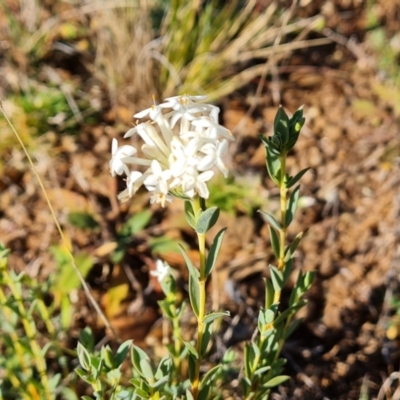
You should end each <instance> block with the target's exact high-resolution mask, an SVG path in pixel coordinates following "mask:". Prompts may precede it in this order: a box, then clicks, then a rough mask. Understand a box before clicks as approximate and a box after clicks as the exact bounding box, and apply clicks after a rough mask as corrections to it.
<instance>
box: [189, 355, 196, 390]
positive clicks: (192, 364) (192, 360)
mask: <svg viewBox="0 0 400 400" xmlns="http://www.w3.org/2000/svg"><path fill="white" fill-rule="evenodd" d="M188 361H189V380H190V382H191V383H192V385H193V382H194V380H195V379H197V377H196V365H197V362H198V358H197V357H194V356H193V355H192V354H189V356H188Z"/></svg>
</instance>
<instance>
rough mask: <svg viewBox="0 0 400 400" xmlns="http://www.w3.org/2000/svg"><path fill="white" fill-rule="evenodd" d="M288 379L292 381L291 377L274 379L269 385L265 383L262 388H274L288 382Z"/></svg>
mask: <svg viewBox="0 0 400 400" xmlns="http://www.w3.org/2000/svg"><path fill="white" fill-rule="evenodd" d="M288 379H290V376H288V375H280V376H276V377H275V378H272V379H271V380H269V381H268V382H267V383H265V384H264V385H263V386H262V387H263V388H264V389H269V388H274V387H276V386H278V385H280V384H281V383H283V382H286V381H287V380H288Z"/></svg>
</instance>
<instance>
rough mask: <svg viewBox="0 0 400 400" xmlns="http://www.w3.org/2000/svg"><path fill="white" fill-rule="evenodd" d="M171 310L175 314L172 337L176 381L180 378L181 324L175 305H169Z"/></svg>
mask: <svg viewBox="0 0 400 400" xmlns="http://www.w3.org/2000/svg"><path fill="white" fill-rule="evenodd" d="M171 312H172V314H173V315H174V316H175V317H174V318H173V319H172V320H171V322H172V337H173V338H174V357H173V358H174V367H175V377H174V379H175V382H178V381H179V380H180V379H181V372H182V371H181V359H180V354H181V351H182V339H181V336H182V335H181V326H180V320H179V318H178V317H177V314H178V312H177V309H176V305H175V304H173V305H171Z"/></svg>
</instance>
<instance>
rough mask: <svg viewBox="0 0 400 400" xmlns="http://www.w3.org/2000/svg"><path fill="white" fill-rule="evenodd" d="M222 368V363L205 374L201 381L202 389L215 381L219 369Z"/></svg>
mask: <svg viewBox="0 0 400 400" xmlns="http://www.w3.org/2000/svg"><path fill="white" fill-rule="evenodd" d="M221 368H222V365H216V366H214V367H213V368H211V369H210V370H208V371H207V373H206V374H205V375H204V376H203V379H202V380H201V382H200V391H201V390H202V389H203V388H204V387H205V386H206V385H207V384H208V385H212V384H213V381H214V379H215V375H216V374H217V373H218V372H219V370H220V369H221Z"/></svg>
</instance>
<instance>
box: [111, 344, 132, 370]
mask: <svg viewBox="0 0 400 400" xmlns="http://www.w3.org/2000/svg"><path fill="white" fill-rule="evenodd" d="M131 345H132V340H127V341H125V342H124V343H122V344H121V345H120V346H119V347H118V350H117V354H116V355H115V364H116V366H117V367H119V366H120V365H122V363H123V362H124V361H125V359H126V355H127V354H128V352H129V349H130V347H131Z"/></svg>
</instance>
